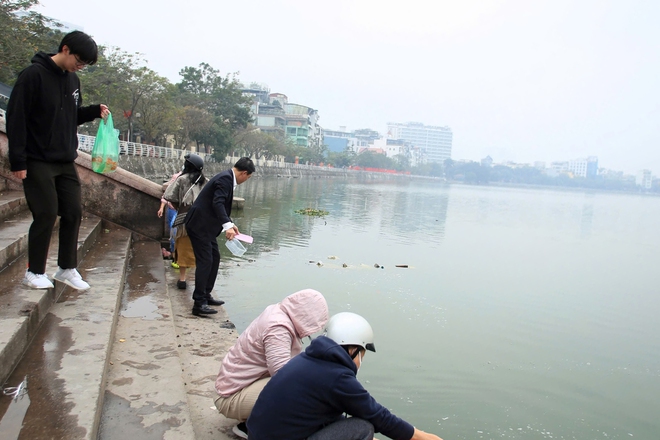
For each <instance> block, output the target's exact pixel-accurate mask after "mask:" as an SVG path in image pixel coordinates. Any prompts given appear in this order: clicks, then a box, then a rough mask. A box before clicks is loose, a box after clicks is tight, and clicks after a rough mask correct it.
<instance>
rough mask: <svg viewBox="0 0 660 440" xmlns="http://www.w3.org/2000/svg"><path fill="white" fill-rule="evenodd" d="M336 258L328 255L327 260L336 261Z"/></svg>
mask: <svg viewBox="0 0 660 440" xmlns="http://www.w3.org/2000/svg"><path fill="white" fill-rule="evenodd" d="M337 258H338V257H337V256H336V255H328V260H336V259H337Z"/></svg>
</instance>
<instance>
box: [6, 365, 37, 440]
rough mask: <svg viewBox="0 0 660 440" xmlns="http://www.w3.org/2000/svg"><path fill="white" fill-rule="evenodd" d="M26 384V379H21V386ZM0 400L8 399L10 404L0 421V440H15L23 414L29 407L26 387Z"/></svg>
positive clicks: (18, 433)
mask: <svg viewBox="0 0 660 440" xmlns="http://www.w3.org/2000/svg"><path fill="white" fill-rule="evenodd" d="M26 383H27V378H25V379H23V382H22V384H26ZM24 386H25V385H24ZM2 399H3V400H4V399H8V400H11V402H10V403H9V407H8V408H7V411H6V412H5V414H4V415H3V416H2V419H0V438H1V439H2V440H16V439H18V436H19V435H20V433H21V428H22V427H23V419H25V414H26V413H27V410H28V407H29V406H30V396H28V393H27V387H25V388H22V389H21V390H20V391H19V392H18V393H17V395H15V396H13V395H7V396H3V397H2Z"/></svg>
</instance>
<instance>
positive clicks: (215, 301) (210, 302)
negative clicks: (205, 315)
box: [206, 298, 225, 306]
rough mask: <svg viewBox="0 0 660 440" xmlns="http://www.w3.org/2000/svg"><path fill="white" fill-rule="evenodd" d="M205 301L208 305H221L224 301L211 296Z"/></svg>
mask: <svg viewBox="0 0 660 440" xmlns="http://www.w3.org/2000/svg"><path fill="white" fill-rule="evenodd" d="M206 303H207V304H208V305H210V306H221V305H223V304H224V303H225V302H224V301H223V300H221V299H213V298H209V299H207V300H206Z"/></svg>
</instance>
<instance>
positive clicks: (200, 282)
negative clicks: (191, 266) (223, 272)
mask: <svg viewBox="0 0 660 440" xmlns="http://www.w3.org/2000/svg"><path fill="white" fill-rule="evenodd" d="M186 232H187V233H188V237H189V238H190V244H192V248H193V253H194V254H195V265H196V269H195V290H194V291H193V300H194V301H195V305H197V306H201V305H204V304H206V303H207V301H208V300H209V299H210V298H212V296H211V292H212V291H213V286H215V280H216V278H217V277H218V268H219V267H220V250H219V249H218V239H217V237H209V236H208V234H204V233H202V234H198V233H196V232H195V231H191V230H190V228H186Z"/></svg>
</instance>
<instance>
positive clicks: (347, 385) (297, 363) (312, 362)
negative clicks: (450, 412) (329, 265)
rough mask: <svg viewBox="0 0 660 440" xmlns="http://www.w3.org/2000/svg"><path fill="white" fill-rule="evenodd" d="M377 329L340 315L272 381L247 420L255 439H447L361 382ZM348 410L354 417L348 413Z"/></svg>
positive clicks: (351, 316) (250, 435)
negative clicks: (400, 414) (359, 375)
mask: <svg viewBox="0 0 660 440" xmlns="http://www.w3.org/2000/svg"><path fill="white" fill-rule="evenodd" d="M366 350H370V351H373V352H375V351H376V348H375V346H374V343H373V330H372V329H371V326H370V325H369V323H368V322H367V321H366V319H364V318H363V317H362V316H360V315H357V314H355V313H349V312H343V313H338V314H336V315H334V316H333V317H331V318H330V320H329V321H328V324H327V326H326V331H325V336H319V337H318V338H316V339H314V340H313V341H312V343H311V344H310V346H309V347H308V348H307V349H306V350H305V352H304V353H301V354H300V355H298V356H296V357H294V358H293V359H291V360H290V361H289V362H288V363H287V364H286V365H285V366H284V367H282V368H281V369H280V370H279V371H278V372H277V374H275V375H274V376H273V377H272V378H271V379H270V381H269V382H268V383H267V384H266V386H265V387H264V389H263V390H262V391H261V393H260V394H259V398H258V399H257V401H256V403H255V405H254V408H253V409H252V413H251V414H250V417H249V418H248V421H247V429H248V438H249V439H250V440H281V439H287V440H304V439H307V440H331V439H332V440H336V439H342V440H372V439H373V438H374V437H373V436H374V432H381V433H383V434H384V435H386V436H387V437H389V438H392V439H395V440H442V439H440V437H438V436H436V435H434V434H429V433H426V432H424V431H421V430H419V429H417V428H415V427H413V426H412V425H411V424H410V423H408V422H406V421H405V420H403V419H401V418H399V417H397V416H395V415H394V414H392V413H391V412H390V411H389V410H388V409H387V408H385V407H384V406H382V405H381V404H380V403H378V402H377V401H376V400H375V399H374V398H373V397H372V396H371V395H370V394H369V392H368V391H367V390H366V389H365V388H364V387H363V386H362V385H361V384H360V382H359V381H358V380H357V377H356V375H357V372H358V370H359V369H360V366H361V365H362V361H363V359H364V355H365V354H366ZM344 414H346V415H348V416H350V417H345V416H344Z"/></svg>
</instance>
